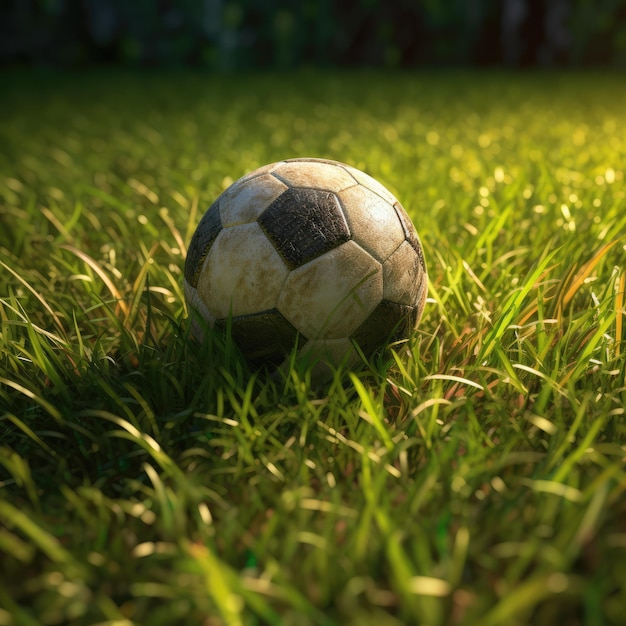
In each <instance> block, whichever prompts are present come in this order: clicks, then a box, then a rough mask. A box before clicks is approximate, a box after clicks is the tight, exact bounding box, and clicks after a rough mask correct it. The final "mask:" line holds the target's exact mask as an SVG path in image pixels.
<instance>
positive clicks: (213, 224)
mask: <svg viewBox="0 0 626 626" xmlns="http://www.w3.org/2000/svg"><path fill="white" fill-rule="evenodd" d="M221 230H222V221H221V219H220V212H219V208H218V205H217V203H215V204H213V205H211V206H210V207H209V209H208V211H207V212H206V213H205V214H204V215H203V216H202V219H201V220H200V223H199V224H198V227H197V228H196V232H195V233H194V234H193V237H192V238H191V242H190V244H189V250H188V251H187V260H186V261H185V280H186V281H187V282H188V283H189V284H190V285H191V286H192V287H197V286H198V278H199V276H200V270H201V269H202V263H203V261H204V259H205V258H206V256H207V254H208V253H209V250H210V249H211V246H212V245H213V242H214V241H215V238H216V237H217V236H218V235H219V233H220V231H221Z"/></svg>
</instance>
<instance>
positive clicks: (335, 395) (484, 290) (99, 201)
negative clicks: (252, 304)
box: [0, 71, 626, 626]
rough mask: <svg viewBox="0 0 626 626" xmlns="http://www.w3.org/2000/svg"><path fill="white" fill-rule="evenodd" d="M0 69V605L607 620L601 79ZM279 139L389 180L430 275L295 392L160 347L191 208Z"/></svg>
mask: <svg viewBox="0 0 626 626" xmlns="http://www.w3.org/2000/svg"><path fill="white" fill-rule="evenodd" d="M2 84H3V96H2V99H1V100H0V415H1V417H0V421H1V424H0V563H1V565H0V625H6V624H16V625H19V626H31V625H32V626H35V625H39V624H45V625H48V624H101V625H104V624H108V625H110V626H113V625H115V626H126V625H129V626H130V625H131V624H137V625H143V624H150V625H151V626H158V625H171V624H204V625H205V626H216V625H219V624H225V625H238V624H242V625H248V624H285V625H291V624H293V625H298V626H301V625H318V624H319V625H329V626H330V625H333V624H353V625H355V626H357V625H359V626H360V625H363V624H376V625H378V626H393V625H400V624H424V625H429V626H438V625H441V626H447V625H456V624H476V625H481V626H508V625H518V624H519V625H521V624H533V625H537V624H539V625H543V624H546V625H553V624H554V625H555V624H559V625H561V624H562V625H578V624H580V625H585V626H602V625H608V624H616V625H617V624H622V623H623V621H622V620H623V616H624V613H625V611H626V587H625V586H624V581H626V493H625V492H626V466H625V463H624V461H625V458H626V422H625V416H624V406H625V404H626V357H625V353H626V342H625V339H626V323H625V322H626V319H625V317H624V312H625V309H624V306H625V299H624V291H625V283H626V236H625V235H626V181H625V170H626V168H625V167H624V164H625V163H626V134H625V132H624V129H625V128H626V109H624V102H626V82H625V81H624V77H623V75H609V74H607V75H592V74H541V75H533V74H520V75H507V74H494V73H486V74H483V73H451V72H444V73H431V74H417V75H408V74H393V73H391V74H387V75H384V74H368V73H349V74H340V73H330V74H305V75H302V76H290V77H284V76H283V77H281V76H271V75H266V76H240V77H216V76H212V77H207V76H201V75H194V74H176V73H170V74H157V73H154V74H149V73H148V74H143V75H139V74H134V73H110V72H105V71H101V72H94V73H89V74H73V75H72V74H65V75H48V74H23V73H19V72H14V73H5V74H4V75H3V77H2ZM291 156H320V157H326V158H331V159H336V160H340V161H344V162H347V163H350V164H352V165H354V166H356V167H359V168H361V169H364V170H365V171H367V172H368V173H370V174H372V175H373V176H375V177H376V178H378V179H379V180H380V181H381V182H383V183H384V184H385V185H386V186H388V187H389V188H390V189H391V190H392V191H393V192H394V193H395V194H396V196H397V197H398V198H399V199H400V201H401V202H402V203H403V205H404V206H405V208H406V209H407V211H408V212H409V214H410V215H411V217H412V218H413V221H414V223H415V225H416V227H417V230H418V232H419V233H420V236H421V239H422V243H423V245H424V250H425V255H426V260H427V264H428V268H429V275H430V284H429V301H428V304H427V307H426V312H425V315H424V317H423V320H422V323H421V325H420V327H419V329H418V330H417V331H416V332H415V334H414V336H413V337H411V339H410V340H409V341H408V342H407V343H405V344H403V345H396V346H395V349H394V351H393V352H391V353H389V352H387V353H382V354H379V355H376V356H375V357H374V358H373V359H372V360H371V361H370V362H369V363H366V364H363V367H362V368H361V370H360V371H358V372H357V373H356V375H355V374H353V375H352V376H349V375H346V373H342V372H338V373H337V375H336V376H335V378H334V379H333V380H332V381H331V382H330V383H329V385H328V387H327V388H325V389H323V390H322V391H321V392H319V391H318V392H314V391H312V390H311V388H310V384H309V382H308V381H309V379H308V378H307V372H306V371H302V369H301V368H297V367H296V368H294V372H293V374H292V376H291V377H285V379H284V380H281V381H271V380H268V379H267V378H266V377H264V376H262V375H255V374H253V373H251V372H250V371H249V370H248V369H247V367H246V365H245V363H243V362H242V361H241V359H240V358H239V357H238V355H237V353H236V351H235V350H234V348H233V346H232V345H231V344H230V343H229V342H228V341H227V340H225V339H224V338H222V337H220V336H212V337H210V338H209V341H208V342H207V343H206V344H205V345H203V346H201V347H200V346H196V345H194V344H193V343H192V342H190V341H188V340H187V333H188V328H187V323H186V310H185V304H184V300H183V296H182V269H183V262H184V258H185V252H186V245H187V244H188V243H189V240H190V238H191V234H192V232H193V230H194V228H195V226H196V224H197V222H198V220H199V219H200V216H201V214H202V212H203V211H204V210H205V209H206V208H207V207H208V206H209V204H210V203H211V202H212V201H213V199H214V198H215V197H216V196H217V195H218V193H220V192H221V191H222V190H223V189H224V188H225V187H226V186H228V185H229V184H230V183H231V182H232V181H233V180H235V179H237V178H238V177H239V176H241V175H243V174H244V173H245V172H247V171H249V170H251V169H253V168H255V167H257V166H259V165H262V164H264V163H267V162H271V161H276V160H279V159H282V158H286V157H291Z"/></svg>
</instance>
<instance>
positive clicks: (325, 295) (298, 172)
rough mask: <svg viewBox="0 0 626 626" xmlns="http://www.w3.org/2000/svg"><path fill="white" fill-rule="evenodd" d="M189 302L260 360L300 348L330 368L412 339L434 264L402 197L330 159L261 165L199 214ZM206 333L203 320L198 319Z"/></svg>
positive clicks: (275, 361) (274, 360) (279, 358)
mask: <svg viewBox="0 0 626 626" xmlns="http://www.w3.org/2000/svg"><path fill="white" fill-rule="evenodd" d="M184 290H185V297H186V299H187V302H188V304H189V307H190V310H191V312H192V314H193V313H195V314H199V315H200V316H201V317H202V318H204V320H206V322H207V323H208V324H209V325H210V326H212V327H226V325H227V322H228V320H230V328H231V333H232V337H233V339H234V340H235V342H236V343H237V345H238V346H239V348H240V350H241V351H242V352H243V354H244V355H245V356H246V357H247V358H248V359H249V360H250V361H251V362H252V363H253V364H259V363H263V362H266V363H270V364H272V365H279V364H280V363H281V362H283V361H284V359H285V358H286V357H287V355H289V354H290V352H291V351H292V350H293V348H294V346H296V345H297V346H299V349H300V353H303V354H308V355H311V356H312V357H313V358H315V359H320V360H321V361H323V362H326V363H330V364H331V365H335V364H338V363H340V362H342V361H344V360H345V361H347V362H354V360H355V358H358V357H357V355H358V352H357V351H356V350H355V349H354V343H353V342H356V343H357V344H358V345H359V347H360V349H361V350H362V352H363V353H364V354H365V355H367V356H369V355H371V354H372V353H373V352H374V351H375V350H376V349H378V348H379V347H381V346H383V345H384V344H385V343H386V342H388V341H389V340H392V339H394V340H396V339H401V338H405V337H407V336H408V335H409V334H410V333H411V331H412V330H413V329H414V328H415V327H416V325H417V323H418V322H419V319H420V317H421V315H422V311H423V309H424V303H425V300H426V290H427V273H426V264H425V262H424V255H423V252H422V246H421V244H420V241H419V238H418V236H417V233H416V232H415V228H414V226H413V224H412V222H411V220H410V218H409V216H408V215H407V213H406V211H405V210H404V209H403V208H402V206H401V205H400V203H399V202H398V201H397V200H396V198H395V197H394V196H393V195H392V194H391V193H390V192H389V191H388V190H387V189H386V188H385V187H383V186H382V185H381V184H380V183H379V182H377V181H376V180H375V179H373V178H372V177H370V176H368V175H367V174H365V173H363V172H362V171H360V170H358V169H355V168H353V167H350V166H349V165H345V164H343V163H338V162H336V161H328V160H323V159H313V158H300V159H287V160H285V161H280V162H278V163H272V164H270V165H266V166H264V167H261V168H259V169H257V170H255V171H253V172H251V173H249V174H247V175H246V176H244V177H243V178H240V179H239V180H238V181H236V182H235V183H233V184H232V185H231V186H230V187H229V188H228V189H227V190H226V191H224V192H223V193H222V194H221V195H220V196H219V197H218V198H217V200H216V201H215V202H214V203H213V204H212V205H211V206H210V207H209V209H208V210H207V212H206V213H205V214H204V216H203V217H202V219H201V221H200V223H199V225H198V227H197V229H196V231H195V233H194V235H193V238H192V240H191V243H190V245H189V251H188V254H187V259H186V262H185V279H184ZM195 329H196V331H195V332H196V334H198V335H201V334H202V331H201V325H198V324H196V325H195Z"/></svg>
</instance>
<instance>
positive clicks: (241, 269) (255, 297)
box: [198, 222, 288, 319]
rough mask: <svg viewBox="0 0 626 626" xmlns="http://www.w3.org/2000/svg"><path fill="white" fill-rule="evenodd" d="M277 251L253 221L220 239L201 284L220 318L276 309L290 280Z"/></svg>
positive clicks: (200, 289)
mask: <svg viewBox="0 0 626 626" xmlns="http://www.w3.org/2000/svg"><path fill="white" fill-rule="evenodd" d="M287 273H288V270H287V267H286V266H285V264H284V263H283V260H282V259H281V258H280V255H279V254H278V252H277V251H276V248H274V246H273V245H272V244H271V243H270V241H269V240H268V239H267V237H266V236H265V235H264V233H263V231H262V230H261V227H260V226H259V225H258V224H257V223H256V222H253V223H252V224H244V225H241V226H234V227H232V228H225V229H224V230H222V231H221V232H220V234H219V235H218V236H217V239H216V240H215V242H214V243H213V246H212V247H211V250H210V251H209V254H208V256H207V258H206V261H205V265H204V267H203V269H202V272H201V274H200V279H199V281H198V293H199V294H200V297H201V298H202V300H203V301H204V303H205V304H206V305H207V307H208V308H209V310H210V311H211V313H212V314H213V315H214V316H215V318H216V319H222V318H226V317H228V316H229V314H232V315H251V314H252V313H259V312H261V311H266V310H268V309H272V308H274V307H275V306H276V302H277V300H278V295H279V293H280V290H281V288H282V286H283V283H284V282H285V278H286V277H287Z"/></svg>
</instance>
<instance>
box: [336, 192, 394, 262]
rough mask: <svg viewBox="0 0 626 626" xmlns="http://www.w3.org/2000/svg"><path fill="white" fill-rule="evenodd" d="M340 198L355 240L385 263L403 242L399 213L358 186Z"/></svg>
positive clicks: (378, 197)
mask: <svg viewBox="0 0 626 626" xmlns="http://www.w3.org/2000/svg"><path fill="white" fill-rule="evenodd" d="M337 195H338V196H339V201H340V202H341V204H342V206H343V207H344V214H345V216H346V219H347V220H348V225H349V226H350V232H351V233H352V237H353V238H354V240H355V241H356V242H357V243H358V244H360V245H361V246H362V247H363V248H365V249H366V250H367V251H368V252H370V253H371V254H373V255H374V256H375V257H376V258H377V259H378V260H379V261H384V260H385V259H386V258H387V257H389V256H390V255H391V253H392V252H394V251H395V250H396V249H397V248H398V246H399V245H400V244H401V243H402V242H403V241H404V231H403V230H402V224H401V223H400V220H399V219H398V216H397V214H396V210H395V209H394V208H393V206H392V205H391V204H389V202H387V201H386V200H383V199H382V198H381V197H380V196H379V195H378V194H375V193H374V192H373V191H370V190H369V189H367V188H366V187H363V186H362V185H355V186H354V187H350V188H348V189H344V190H343V191H341V192H340V193H339V194H337Z"/></svg>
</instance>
